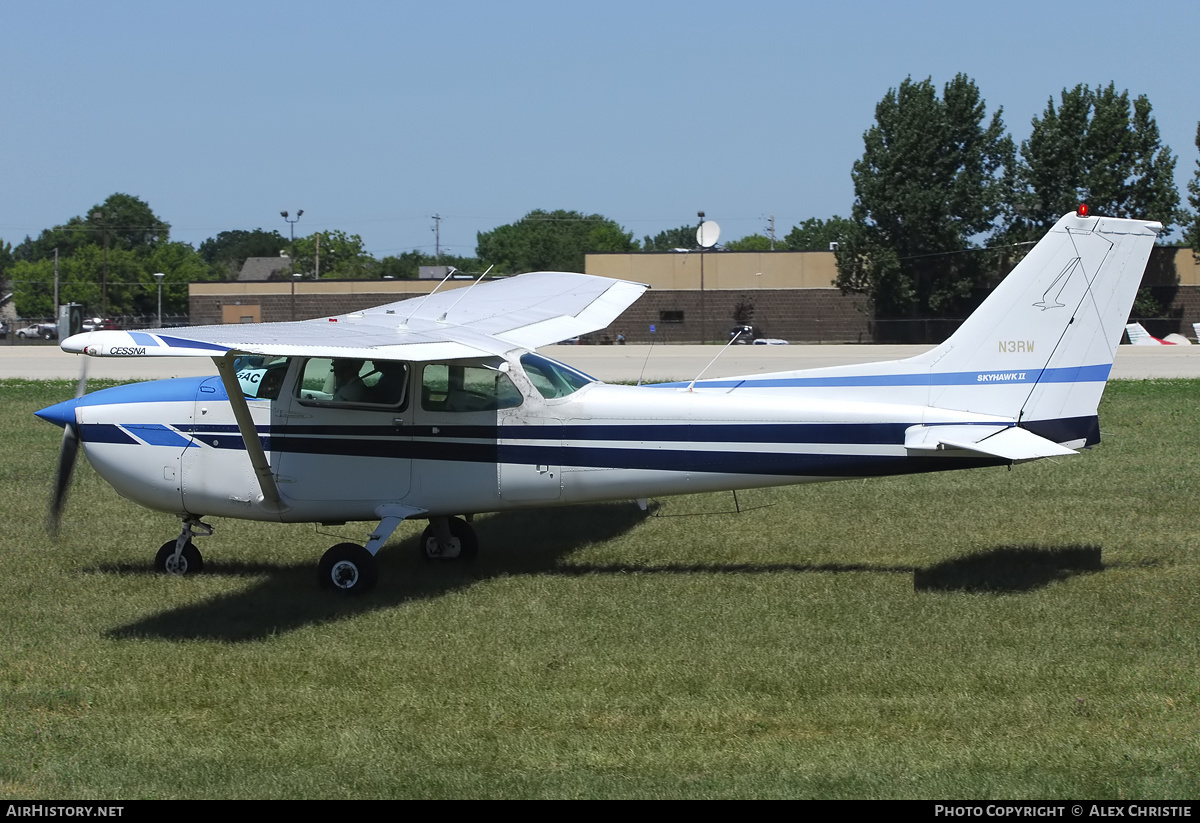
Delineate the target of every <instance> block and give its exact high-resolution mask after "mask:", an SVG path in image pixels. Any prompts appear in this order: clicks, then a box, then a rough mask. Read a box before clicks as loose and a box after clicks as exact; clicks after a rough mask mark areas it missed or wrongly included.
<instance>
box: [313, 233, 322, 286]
mask: <svg viewBox="0 0 1200 823" xmlns="http://www.w3.org/2000/svg"><path fill="white" fill-rule="evenodd" d="M316 261H317V265H316V269H317V270H316V272H315V273H314V274H313V280H320V279H321V233H320V232H317V256H316Z"/></svg>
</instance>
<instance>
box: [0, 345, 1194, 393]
mask: <svg viewBox="0 0 1200 823" xmlns="http://www.w3.org/2000/svg"><path fill="white" fill-rule="evenodd" d="M929 348H931V347H930V346H851V345H842V346H822V345H793V346H730V347H729V348H728V349H726V350H725V351H724V352H723V353H721V350H720V349H719V348H718V347H716V346H547V347H545V348H543V349H541V352H542V353H543V354H545V355H546V356H548V357H553V358H555V359H556V360H561V361H562V362H564V363H569V364H570V365H572V366H575V367H576V368H577V369H580V370H582V371H584V372H586V373H588V374H590V375H592V376H594V377H597V378H599V379H600V380H608V381H612V382H616V381H628V382H636V381H638V380H641V381H643V382H647V383H652V382H657V381H666V380H691V379H692V378H693V377H696V376H697V375H698V374H700V373H701V372H702V371H703V372H704V376H705V377H728V376H731V375H736V374H762V373H765V372H776V371H789V370H791V369H813V368H818V367H820V366H836V365H840V364H842V363H869V362H872V361H875V360H900V359H903V358H905V357H912V356H913V355H915V354H920V353H921V352H923V351H926V350H927V349H929ZM718 354H720V356H719V357H718ZM81 357H82V355H74V354H67V353H66V352H64V351H62V350H60V349H59V348H58V347H57V346H55V345H52V344H50V345H48V344H42V343H23V344H22V343H12V342H10V343H8V344H6V343H3V342H0V378H6V377H23V378H27V379H31V380H49V379H75V378H77V377H78V376H79V370H80V367H81V363H80V359H81ZM714 357H716V358H717V360H716V362H715V363H712V365H709V363H710V362H711V361H712V359H713V358H714ZM87 360H88V377H89V378H91V377H101V378H105V377H106V378H113V379H118V380H157V379H160V378H164V377H188V376H194V375H205V374H214V375H215V374H216V373H217V370H216V367H215V366H214V365H213V363H212V361H211V360H209V359H208V358H207V357H202V358H192V357H143V358H133V357H130V358H108V357H106V358H99V357H90V358H87ZM706 366H707V369H706V368H705V367H706ZM1112 376H1113V377H1114V378H1126V379H1143V378H1152V377H1192V378H1200V346H1136V347H1135V346H1121V347H1120V349H1118V351H1117V357H1116V361H1115V362H1114V364H1113V371H1112Z"/></svg>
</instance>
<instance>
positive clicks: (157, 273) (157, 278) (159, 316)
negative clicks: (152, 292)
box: [154, 271, 166, 329]
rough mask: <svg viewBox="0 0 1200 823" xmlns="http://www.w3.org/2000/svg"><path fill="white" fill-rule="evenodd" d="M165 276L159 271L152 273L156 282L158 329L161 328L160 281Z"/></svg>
mask: <svg viewBox="0 0 1200 823" xmlns="http://www.w3.org/2000/svg"><path fill="white" fill-rule="evenodd" d="M164 277H166V275H165V274H164V273H163V272H161V271H156V272H155V273H154V279H155V280H157V281H158V327H159V328H160V329H161V328H162V280H163V278H164Z"/></svg>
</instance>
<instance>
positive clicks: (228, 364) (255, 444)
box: [213, 354, 289, 512]
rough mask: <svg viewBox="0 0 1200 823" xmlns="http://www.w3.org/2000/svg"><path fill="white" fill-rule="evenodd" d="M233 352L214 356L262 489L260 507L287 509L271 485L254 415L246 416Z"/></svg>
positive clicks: (247, 412)
mask: <svg viewBox="0 0 1200 823" xmlns="http://www.w3.org/2000/svg"><path fill="white" fill-rule="evenodd" d="M233 359H234V358H233V355H232V354H227V355H225V356H224V357H214V358H213V362H214V363H216V364H217V371H218V372H219V373H220V375H221V382H222V383H224V384H225V393H226V394H227V395H229V405H230V406H232V407H233V417H234V419H235V420H236V421H237V426H238V431H239V432H240V433H241V435H242V440H244V441H245V443H246V454H248V455H250V465H252V466H254V474H255V476H256V477H258V487H259V488H260V489H262V495H263V508H264V509H267V510H268V511H276V512H282V511H287V509H288V508H289V506H287V505H286V504H285V503H284V502H283V500H282V499H281V498H280V496H279V487H278V486H276V485H275V475H273V474H272V473H271V464H270V463H269V462H267V453H266V452H265V451H263V446H262V440H261V439H260V438H259V436H258V429H256V428H255V427H254V418H252V417H251V416H250V406H249V405H247V403H246V393H245V392H244V391H242V385H241V383H239V382H238V379H237V371H236V370H235V369H234V367H233Z"/></svg>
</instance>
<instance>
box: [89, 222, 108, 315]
mask: <svg viewBox="0 0 1200 823" xmlns="http://www.w3.org/2000/svg"><path fill="white" fill-rule="evenodd" d="M92 217H94V218H95V219H96V222H97V223H99V224H100V230H101V231H102V232H104V274H103V277H102V279H101V281H100V317H101V319H103V320H107V319H108V224H107V223H105V222H104V212H101V211H94V212H92Z"/></svg>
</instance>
